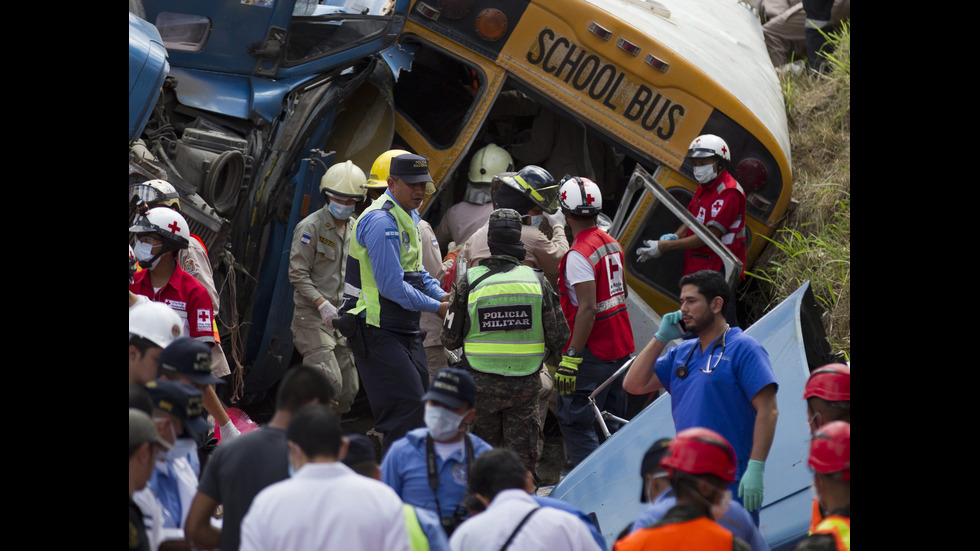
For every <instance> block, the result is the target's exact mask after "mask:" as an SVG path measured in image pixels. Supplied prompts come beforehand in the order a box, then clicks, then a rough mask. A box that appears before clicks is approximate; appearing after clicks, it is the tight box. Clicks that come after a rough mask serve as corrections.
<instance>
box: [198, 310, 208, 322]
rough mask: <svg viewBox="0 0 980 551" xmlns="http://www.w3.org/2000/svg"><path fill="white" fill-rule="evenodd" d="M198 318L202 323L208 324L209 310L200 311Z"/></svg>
mask: <svg viewBox="0 0 980 551" xmlns="http://www.w3.org/2000/svg"><path fill="white" fill-rule="evenodd" d="M197 317H198V318H200V320H201V321H203V322H207V321H208V312H207V310H198V316H197Z"/></svg>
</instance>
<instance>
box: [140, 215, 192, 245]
mask: <svg viewBox="0 0 980 551" xmlns="http://www.w3.org/2000/svg"><path fill="white" fill-rule="evenodd" d="M129 231H130V232H132V233H135V234H137V235H139V234H141V233H158V234H160V237H162V238H163V241H164V248H163V250H164V251H168V250H176V249H186V248H187V247H188V246H190V243H191V230H190V227H189V226H188V225H187V220H184V217H183V216H181V215H180V213H179V212H177V211H175V210H173V209H171V208H169V207H156V208H152V209H150V210H149V211H147V213H146V214H145V215H143V216H140V217H139V218H138V219H137V220H136V223H135V224H133V226H132V227H131V228H129Z"/></svg>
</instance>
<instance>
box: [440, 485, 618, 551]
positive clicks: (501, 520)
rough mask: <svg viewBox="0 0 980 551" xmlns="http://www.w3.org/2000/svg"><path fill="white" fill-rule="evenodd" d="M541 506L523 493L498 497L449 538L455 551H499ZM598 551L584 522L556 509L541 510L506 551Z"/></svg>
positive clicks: (517, 490)
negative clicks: (526, 517) (531, 511)
mask: <svg viewBox="0 0 980 551" xmlns="http://www.w3.org/2000/svg"><path fill="white" fill-rule="evenodd" d="M538 507H539V505H538V503H537V502H536V501H534V498H532V497H531V496H530V494H528V493H527V492H525V491H524V490H523V489H512V490H504V491H502V492H500V493H498V494H497V495H496V496H495V497H494V498H493V501H491V502H490V505H489V506H488V507H487V509H486V510H485V511H483V512H482V513H479V514H478V515H476V516H474V517H471V518H469V519H467V520H466V521H464V522H463V524H461V525H460V526H459V528H457V529H456V531H455V532H453V535H452V537H451V538H449V548H450V549H452V551H498V550H499V549H500V547H501V546H503V544H504V542H506V541H507V538H509V537H510V535H511V533H512V532H513V531H514V528H516V527H517V525H518V524H519V523H520V522H521V519H523V518H524V516H525V515H527V513H528V512H529V511H530V510H531V509H535V508H538ZM542 549H546V550H556V551H557V550H559V549H560V550H561V551H598V550H599V546H598V545H597V544H596V542H595V540H594V539H593V538H592V533H591V532H589V529H588V528H587V527H586V526H585V523H584V522H582V520H581V519H579V518H578V517H576V516H575V515H573V514H571V513H567V512H565V511H562V510H560V509H555V508H554V507H541V510H540V511H537V512H535V513H534V516H532V517H531V518H530V519H528V521H527V522H525V523H524V526H522V527H521V529H520V531H518V532H517V535H516V536H514V539H513V540H512V541H511V543H510V547H508V548H507V551H540V550H542Z"/></svg>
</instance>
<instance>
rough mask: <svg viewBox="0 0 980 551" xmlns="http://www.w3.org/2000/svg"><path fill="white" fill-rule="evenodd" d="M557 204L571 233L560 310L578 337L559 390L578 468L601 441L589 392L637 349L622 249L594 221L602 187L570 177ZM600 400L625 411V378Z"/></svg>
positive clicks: (570, 454)
mask: <svg viewBox="0 0 980 551" xmlns="http://www.w3.org/2000/svg"><path fill="white" fill-rule="evenodd" d="M558 201H559V203H560V204H561V209H562V212H563V213H564V215H565V219H566V220H567V222H568V227H569V229H571V231H572V236H573V240H572V244H571V246H570V249H569V251H568V253H566V254H565V256H564V257H563V258H562V260H561V264H560V266H559V268H558V293H559V296H560V298H561V309H562V312H563V313H564V314H565V320H566V321H567V322H568V327H569V328H570V329H571V332H572V336H571V338H570V339H569V341H568V346H567V348H566V349H565V351H564V352H563V353H562V358H561V362H560V363H559V364H558V369H557V370H556V371H555V387H556V388H557V389H558V393H559V397H558V407H557V410H558V422H559V426H560V427H561V431H562V437H563V438H564V440H565V451H566V455H567V464H566V466H567V467H574V466H575V465H577V464H578V463H579V462H581V461H582V460H583V459H585V457H586V456H588V455H589V454H590V453H591V452H592V450H594V449H596V448H597V447H598V446H599V439H598V435H597V434H596V431H595V428H594V423H595V416H594V414H593V410H592V407H591V406H590V404H589V395H590V394H591V393H592V392H593V391H595V390H596V388H598V386H599V385H601V384H602V383H603V382H604V381H605V380H606V379H608V378H609V377H611V376H612V375H613V373H615V372H616V370H617V369H619V368H620V367H621V366H622V365H623V363H625V362H626V360H627V359H628V358H629V356H630V354H632V353H633V351H634V350H635V347H634V344H633V328H632V326H631V325H630V317H629V314H628V313H627V311H626V274H625V273H624V268H625V267H626V266H625V259H624V258H623V249H622V247H621V246H620V245H619V243H618V242H616V240H615V239H613V238H612V237H611V236H610V235H609V234H607V233H606V232H604V231H602V230H601V229H599V227H598V226H597V225H596V218H597V217H598V215H599V213H600V212H601V211H602V194H601V193H600V192H599V186H597V185H596V183H595V182H593V181H592V180H589V179H588V178H581V177H573V176H566V177H565V178H563V179H562V182H561V185H560V187H559V190H558ZM595 402H596V405H597V406H598V407H599V409H600V410H606V411H608V412H609V413H612V414H613V415H617V416H620V417H621V416H623V415H624V414H625V409H626V393H625V392H624V391H623V386H622V379H621V378H617V379H616V380H615V381H614V382H613V383H612V384H610V385H608V386H607V387H606V388H605V389H604V390H603V391H602V392H600V393H599V394H598V395H597V396H596V397H595ZM614 429H615V427H611V430H614Z"/></svg>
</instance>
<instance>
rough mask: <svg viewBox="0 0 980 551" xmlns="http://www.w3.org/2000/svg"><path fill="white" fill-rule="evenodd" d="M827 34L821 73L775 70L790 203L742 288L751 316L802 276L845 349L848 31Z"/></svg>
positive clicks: (834, 344) (835, 346)
mask: <svg viewBox="0 0 980 551" xmlns="http://www.w3.org/2000/svg"><path fill="white" fill-rule="evenodd" d="M829 36H830V42H831V43H832V44H833V45H834V48H833V51H832V52H831V53H830V54H829V55H828V60H829V61H828V67H829V71H828V72H827V73H826V74H820V73H816V72H814V71H810V70H804V71H801V72H798V73H794V72H793V71H784V72H783V73H782V75H781V76H780V81H781V82H782V85H783V91H784V96H785V100H786V116H787V119H788V122H789V130H790V144H791V149H792V150H791V157H792V163H793V167H792V168H793V200H794V202H795V203H796V208H795V209H794V210H793V211H792V212H791V213H790V214H789V215H788V216H787V217H786V219H785V220H784V224H783V227H782V228H781V229H779V230H778V231H777V232H776V233H775V234H774V235H773V237H772V239H770V240H769V241H770V245H769V247H767V248H766V250H765V251H764V252H763V254H762V255H761V256H760V258H759V260H758V261H757V262H756V265H755V267H754V269H753V271H751V272H746V273H747V274H748V275H749V276H751V278H753V281H750V282H748V284H747V285H745V286H744V288H743V289H742V293H743V295H742V298H741V300H742V301H744V303H745V304H750V305H752V306H750V312H749V317H750V319H757V318H758V317H759V316H761V315H762V314H763V313H765V312H767V311H768V310H770V309H771V308H772V307H774V306H775V305H776V304H778V303H779V302H780V301H782V300H783V299H785V298H786V297H787V296H789V295H790V294H791V293H792V292H793V291H795V290H796V289H798V288H799V286H800V285H801V284H802V283H803V282H804V281H807V280H809V281H810V285H811V287H812V289H813V293H814V296H815V297H816V300H817V302H818V303H819V304H820V305H821V306H822V307H823V309H824V316H823V321H824V328H825V329H826V331H827V337H828V339H829V341H830V345H831V351H832V352H835V353H840V354H843V355H844V357H845V358H846V359H848V360H849V359H850V351H851V323H850V313H851V312H850V303H851V157H850V154H851V34H850V25H849V24H846V23H845V24H844V25H843V26H842V28H841V29H840V30H839V31H838V32H835V33H832V34H830V35H829Z"/></svg>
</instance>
